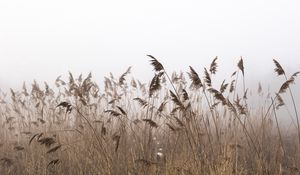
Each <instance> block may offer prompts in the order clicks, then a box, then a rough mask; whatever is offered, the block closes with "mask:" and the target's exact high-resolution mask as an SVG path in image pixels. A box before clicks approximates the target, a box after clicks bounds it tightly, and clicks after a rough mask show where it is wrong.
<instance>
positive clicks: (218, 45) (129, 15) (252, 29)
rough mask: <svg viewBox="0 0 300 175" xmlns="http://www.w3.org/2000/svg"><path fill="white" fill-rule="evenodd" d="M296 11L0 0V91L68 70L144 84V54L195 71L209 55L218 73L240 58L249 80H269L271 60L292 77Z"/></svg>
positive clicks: (296, 61)
mask: <svg viewBox="0 0 300 175" xmlns="http://www.w3.org/2000/svg"><path fill="white" fill-rule="evenodd" d="M299 7H300V2H299V1H297V0H294V1H292V0H285V1H283V0H282V1H278V0H251V1H250V0H249V1H243V0H236V1H235V0H227V1H224V0H220V1H215V0H210V1H201V0H195V1H191V0H185V1H176V0H151V1H144V0H122V1H121V0H120V1H116V0H109V1H104V0H97V1H77V0H72V1H71V0H70V1H67V0H52V1H42V0H26V1H24V0H3V1H0V61H1V62H0V88H6V87H16V86H21V84H22V82H23V81H24V80H26V81H27V82H31V81H32V80H33V79H37V80H38V81H40V82H42V81H44V80H46V81H50V82H51V81H52V82H53V81H54V80H55V78H56V77H57V76H59V75H63V76H65V77H66V76H67V73H68V71H71V72H73V73H75V74H76V75H78V74H80V73H85V74H86V73H88V72H89V71H92V72H93V74H94V76H95V78H96V79H97V80H99V81H102V77H104V76H106V75H108V73H109V72H112V73H114V74H116V75H119V74H121V73H122V72H124V71H125V70H126V69H127V67H128V66H133V74H134V76H135V77H138V78H139V79H145V80H147V81H148V80H149V79H150V78H151V76H152V75H153V72H152V67H150V66H149V62H148V58H147V57H146V55H147V54H151V55H153V56H155V57H157V58H158V59H159V60H160V61H161V62H162V63H163V64H164V65H165V67H166V68H167V69H168V70H169V71H170V72H172V71H173V70H178V71H179V70H182V71H184V72H186V71H187V70H188V66H189V65H192V66H193V67H194V68H195V69H196V70H199V72H201V73H202V70H203V67H204V66H208V65H209V63H210V62H211V60H212V59H213V58H214V57H215V56H218V57H219V65H220V69H221V70H220V71H221V73H222V75H225V76H227V75H230V74H231V73H232V72H233V71H234V66H236V63H237V61H238V60H239V58H240V56H243V57H244V59H245V66H246V72H247V76H248V78H250V79H251V78H252V79H256V78H257V79H260V78H262V77H264V76H269V75H270V74H271V73H272V71H273V69H274V65H273V63H272V59H274V58H275V59H277V60H278V61H280V62H281V64H282V65H283V66H284V67H286V68H287V69H288V70H290V71H291V72H293V71H296V70H299V69H300V52H299V51H300V10H299ZM259 74H261V75H263V76H259ZM274 77H275V76H274ZM275 78H276V77H275ZM267 81H270V83H271V80H267ZM99 83H101V82H99Z"/></svg>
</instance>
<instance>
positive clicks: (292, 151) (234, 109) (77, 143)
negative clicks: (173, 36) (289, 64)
mask: <svg viewBox="0 0 300 175" xmlns="http://www.w3.org/2000/svg"><path fill="white" fill-rule="evenodd" d="M148 56H149V57H150V63H151V65H152V66H153V67H154V72H155V74H154V77H153V79H152V81H151V82H150V83H149V85H147V84H143V83H141V82H140V81H138V80H135V79H134V78H132V79H131V80H129V78H128V75H129V74H130V70H131V67H130V68H128V69H127V71H126V72H125V73H124V74H122V75H121V76H120V78H115V77H114V76H113V75H110V77H105V87H104V90H103V91H100V88H99V86H98V85H97V84H96V83H95V82H94V81H93V80H92V75H91V74H89V75H88V76H87V77H86V78H83V76H82V75H80V76H79V77H78V78H74V77H73V75H72V74H71V73H69V80H68V81H67V82H65V81H64V80H62V79H61V77H58V78H57V80H56V82H55V86H56V87H55V88H53V89H52V88H50V86H49V85H48V84H47V83H45V87H44V88H42V87H41V86H40V85H39V84H37V83H36V82H34V83H33V84H32V88H30V89H28V88H27V87H26V85H25V84H24V86H23V88H22V90H20V91H15V90H12V89H11V92H10V94H9V95H7V94H5V93H3V92H2V94H1V95H0V102H1V103H0V115H1V117H0V122H1V124H2V127H1V129H0V136H1V140H0V167H1V168H0V174H25V175H26V174H28V175H29V174H30V175H31V174H39V175H43V174H45V175H46V174H47V175H48V174H60V175H63V174H66V175H67V174H82V175H83V174H99V175H102V174H107V175H118V174H120V175H121V174H131V175H141V174H144V175H146V174H162V175H163V174H166V175H167V174H168V175H177V174H178V175H190V174H212V175H221V174H223V175H230V174H249V175H250V174H259V175H260V174H261V175H262V174H272V175H273V174H274V175H281V174H300V170H299V168H300V147H299V146H300V126H299V117H298V113H297V106H296V102H295V99H294V96H293V93H292V90H291V88H290V86H292V84H293V83H294V82H295V80H296V77H297V75H298V73H299V72H296V73H294V74H292V75H291V76H290V77H289V76H288V75H287V73H286V71H285V70H284V69H283V67H282V66H281V65H280V63H279V62H278V61H276V60H274V63H275V72H276V73H277V75H278V76H283V77H284V82H283V83H282V86H280V87H279V88H278V89H279V90H278V92H274V93H273V94H271V95H264V94H263V92H262V86H261V85H259V87H258V90H257V93H258V94H259V96H260V98H261V99H260V100H264V101H266V103H265V105H263V106H258V107H257V106H256V107H252V106H250V104H249V103H248V99H249V98H251V95H249V93H248V91H250V90H249V89H247V88H246V87H245V78H244V76H245V74H246V72H245V70H244V69H245V68H244V62H243V59H242V58H241V59H240V61H239V62H238V64H237V70H236V71H235V72H234V73H233V74H232V76H231V77H230V78H229V80H228V81H225V80H224V81H223V82H222V84H221V86H220V87H216V86H215V83H214V76H215V74H216V73H217V68H218V64H217V61H218V58H217V57H216V58H215V59H214V60H213V61H212V63H211V65H210V66H209V67H208V68H205V69H204V73H203V78H201V76H200V74H198V73H197V71H196V70H195V69H194V68H192V67H191V66H190V71H189V72H188V74H187V76H185V75H184V74H183V73H180V74H178V73H173V74H172V76H169V75H168V73H167V71H166V70H165V68H164V66H163V64H162V63H160V62H159V61H158V59H156V58H155V57H153V56H151V55H148ZM240 73H241V74H242V79H241V78H240V77H239V74H240ZM186 77H188V78H189V80H187V79H186ZM240 82H241V83H240ZM282 95H285V96H287V95H288V96H289V97H290V98H291V100H292V102H293V106H292V107H293V109H294V113H291V117H292V118H293V120H294V121H295V122H294V125H293V126H294V127H293V128H292V129H290V130H289V131H288V132H286V130H285V129H284V128H282V127H281V125H280V123H279V121H278V118H279V117H281V116H279V114H278V110H279V108H286V107H287V105H286V103H285V102H284V100H283V98H282Z"/></svg>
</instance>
